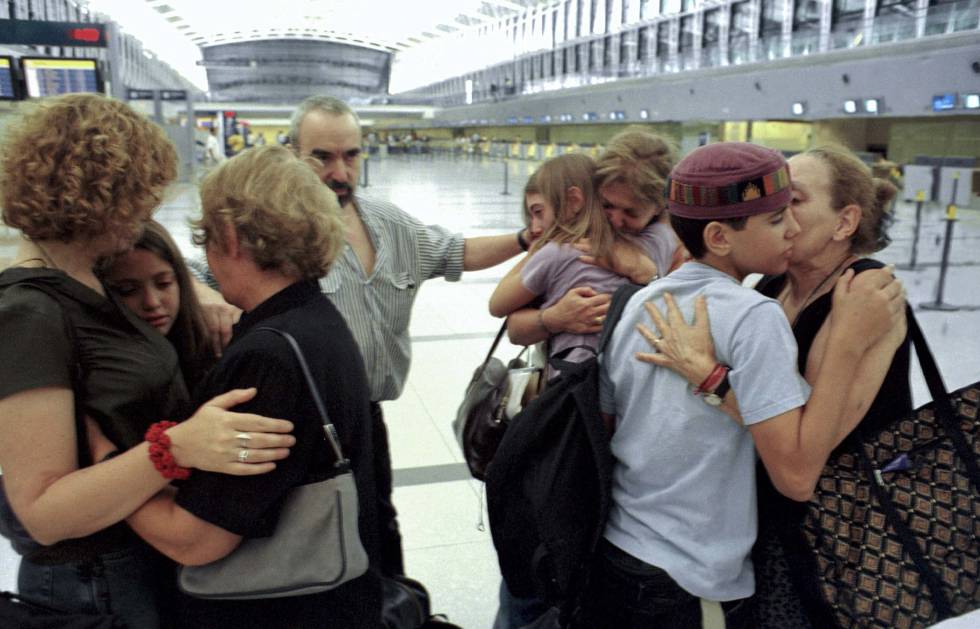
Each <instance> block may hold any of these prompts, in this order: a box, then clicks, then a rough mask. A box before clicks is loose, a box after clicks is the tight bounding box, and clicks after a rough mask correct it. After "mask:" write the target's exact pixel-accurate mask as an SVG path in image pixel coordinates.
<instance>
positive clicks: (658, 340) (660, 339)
mask: <svg viewBox="0 0 980 629" xmlns="http://www.w3.org/2000/svg"><path fill="white" fill-rule="evenodd" d="M663 340H664V337H662V336H661V337H660V338H656V339H653V340H652V341H651V343H653V344H654V345H656V344H657V343H660V342H661V341H663Z"/></svg>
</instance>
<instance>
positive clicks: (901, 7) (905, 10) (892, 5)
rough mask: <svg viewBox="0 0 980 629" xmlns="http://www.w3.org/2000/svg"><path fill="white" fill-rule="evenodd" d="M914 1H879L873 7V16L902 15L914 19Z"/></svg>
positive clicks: (915, 2)
mask: <svg viewBox="0 0 980 629" xmlns="http://www.w3.org/2000/svg"><path fill="white" fill-rule="evenodd" d="M916 4H918V2H917V1H916V0H879V2H878V5H877V7H875V15H882V16H883V15H903V16H906V17H910V18H914V17H915V5H916Z"/></svg>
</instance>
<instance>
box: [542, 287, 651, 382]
mask: <svg viewBox="0 0 980 629" xmlns="http://www.w3.org/2000/svg"><path fill="white" fill-rule="evenodd" d="M641 288H643V287H642V286H640V285H639V284H632V283H630V284H623V285H622V286H620V287H619V288H617V289H616V292H615V293H613V296H612V299H611V300H610V302H609V310H607V311H606V318H605V319H603V321H602V331H601V332H600V333H599V341H598V342H597V343H596V346H595V347H592V346H590V345H574V346H572V347H566V348H565V349H563V350H560V351H557V352H555V354H554V356H552V357H551V358H549V359H548V364H550V365H551V366H552V367H554V368H555V369H557V370H558V371H561V372H564V371H566V370H568V369H573V368H575V367H576V366H577V365H579V364H580V363H571V362H568V360H566V359H567V358H568V356H569V354H571V353H572V352H573V351H575V350H577V349H585V350H588V351H590V352H592V354H593V355H595V356H598V355H599V354H601V353H602V352H603V350H605V349H606V345H607V344H608V343H609V339H610V337H611V336H612V333H613V330H614V329H615V328H616V324H617V323H619V319H620V317H622V316H623V310H624V309H625V308H626V302H628V301H629V300H630V297H632V296H633V295H634V294H636V291H638V290H640V289H641Z"/></svg>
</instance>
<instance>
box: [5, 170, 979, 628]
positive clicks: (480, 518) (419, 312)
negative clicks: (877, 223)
mask: <svg viewBox="0 0 980 629" xmlns="http://www.w3.org/2000/svg"><path fill="white" fill-rule="evenodd" d="M533 167H534V165H533V164H529V163H526V162H513V163H511V164H509V166H506V168H509V180H510V185H509V188H510V194H509V195H507V196H505V195H502V194H501V192H502V190H503V186H504V184H503V169H504V168H505V166H504V165H503V164H502V163H501V162H489V161H487V162H470V161H452V160H448V159H434V160H433V159H428V158H421V157H418V156H416V157H415V158H414V159H407V158H404V157H390V158H387V159H384V160H374V161H372V163H371V166H370V168H371V172H370V186H369V187H368V188H367V189H366V190H364V191H363V192H364V193H365V194H369V195H374V196H378V197H382V198H386V199H390V200H392V201H394V202H395V203H397V204H398V205H400V206H401V207H402V208H404V209H405V210H407V211H409V212H411V213H413V214H415V215H416V216H418V217H419V218H420V219H421V220H423V221H425V222H431V223H439V224H442V225H445V226H447V227H449V228H451V229H454V230H458V231H462V232H463V233H465V234H466V235H468V236H479V235H486V234H496V233H506V232H512V231H516V230H517V229H518V228H519V226H520V215H521V214H520V196H519V190H520V189H521V188H522V187H523V183H524V181H525V179H526V177H527V175H528V174H530V172H531V171H532V170H533ZM195 207H196V201H195V197H194V194H193V191H192V190H191V189H190V188H189V187H186V186H185V187H183V188H181V189H179V190H178V191H176V193H175V194H174V195H173V196H172V197H171V199H170V200H169V201H168V202H167V204H166V206H165V207H164V209H163V210H161V211H160V212H159V214H158V218H159V219H160V220H161V221H163V222H164V223H166V224H167V225H168V227H170V228H171V230H172V231H173V232H174V235H175V238H176V239H177V240H178V242H180V243H181V244H182V246H186V252H187V253H188V254H193V255H196V254H195V253H194V252H193V248H192V246H191V245H190V242H189V238H188V228H187V225H186V221H185V219H186V217H187V216H188V215H189V214H190V213H192V212H193V211H194V208H195ZM913 216H914V208H913V207H911V206H909V205H907V204H903V205H900V206H899V209H898V221H897V223H896V224H895V225H894V227H893V229H892V235H893V237H894V243H893V244H892V245H891V246H890V247H889V248H888V249H886V250H885V251H884V252H882V253H881V254H879V256H878V257H879V258H881V259H883V260H886V261H891V262H896V263H902V262H906V261H907V260H908V258H909V254H910V244H911V234H912V217H913ZM941 216H942V212H941V210H940V209H939V208H927V210H926V212H925V213H924V221H923V228H922V236H921V239H920V246H919V265H918V268H917V269H916V270H900V271H899V276H900V277H901V278H902V279H903V281H904V282H905V284H906V287H907V289H908V293H909V298H910V301H911V302H912V303H913V304H915V305H917V304H919V303H921V302H924V301H932V300H934V299H935V292H934V291H935V286H936V282H937V278H938V273H939V269H938V265H937V263H938V260H939V257H940V251H941V240H940V241H938V242H937V240H936V238H937V236H939V237H941V234H942V233H943V230H944V229H945V227H944V223H943V222H942V221H941ZM960 219H961V220H960V221H959V222H958V223H957V224H956V226H955V233H954V241H953V243H952V254H951V259H952V262H953V266H952V267H951V268H950V269H949V272H948V275H947V278H946V288H945V295H944V301H945V302H946V303H951V304H961V305H972V306H974V307H978V306H980V278H978V270H980V269H978V264H980V248H978V246H977V245H978V241H980V212H978V211H976V210H969V209H964V210H961V212H960ZM0 236H2V234H0ZM9 255H10V251H9V247H7V248H6V250H5V248H4V245H3V244H2V241H0V258H3V257H7V256H9ZM506 269H507V265H501V266H500V267H498V268H495V269H490V270H487V271H483V272H478V273H467V274H466V275H464V277H463V279H462V281H460V282H459V283H455V284H450V283H446V282H443V281H441V280H435V281H431V282H427V283H426V284H425V287H424V288H423V290H422V291H421V292H420V295H419V298H418V301H417V303H416V306H415V312H414V317H413V320H412V327H411V333H412V337H413V352H414V360H413V364H412V371H411V374H410V376H409V380H408V386H407V387H406V389H405V393H404V394H403V395H402V397H401V398H400V399H399V400H397V401H394V402H389V403H387V404H386V405H385V415H386V417H387V419H388V423H389V431H390V435H391V443H392V456H393V463H394V467H395V470H396V485H398V487H397V488H396V490H395V501H396V503H397V505H398V508H399V511H400V513H401V525H402V532H403V536H404V541H405V554H406V563H407V568H408V572H409V574H410V575H411V576H414V577H416V578H418V579H420V580H421V581H423V582H424V583H425V584H426V585H427V586H428V587H429V589H430V591H431V593H432V597H433V607H434V610H435V611H437V612H444V613H447V614H448V615H449V616H450V618H451V619H452V620H453V621H454V622H456V623H457V624H459V625H461V626H463V627H466V628H468V629H470V628H472V629H487V628H489V627H490V625H491V623H492V619H493V615H494V611H495V609H496V593H497V585H498V581H499V572H498V569H497V565H496V558H495V555H494V550H493V546H492V544H491V541H490V535H489V532H487V531H486V530H485V528H484V527H483V524H484V523H485V517H486V516H485V511H484V509H483V508H482V506H481V504H482V503H481V487H480V484H479V483H478V482H476V481H473V480H468V477H467V476H466V474H465V469H464V468H463V466H462V458H461V455H460V452H459V449H458V447H457V446H456V443H455V440H454V437H453V435H452V430H451V427H450V423H451V421H452V419H453V417H454V416H455V412H456V406H457V405H458V403H459V401H460V399H461V397H462V394H463V391H464V389H465V386H466V383H467V382H468V380H469V378H470V376H471V374H472V370H473V369H474V368H475V367H476V366H477V364H478V363H479V362H480V361H481V360H482V358H483V355H484V353H485V352H486V349H487V348H488V347H489V344H490V341H491V339H492V337H493V334H494V333H495V331H496V329H497V327H498V325H499V324H498V323H497V321H496V320H495V319H493V318H492V317H491V316H490V315H489V314H488V313H487V307H486V304H487V300H488V298H489V296H490V293H491V291H492V290H493V288H494V285H495V284H496V281H497V280H498V279H499V278H500V277H501V276H502V275H503V274H504V272H505V271H506ZM917 317H918V318H919V321H920V322H921V324H922V325H923V327H924V329H925V332H926V334H927V336H928V338H929V340H930V343H931V344H932V347H933V350H934V353H935V354H936V356H937V358H938V360H939V363H940V367H941V369H942V371H943V374H944V376H945V378H946V380H947V384H948V385H949V387H950V388H957V387H960V386H962V385H965V384H968V383H970V382H973V381H975V380H978V379H980V334H978V332H980V312H978V311H974V310H966V309H964V310H959V311H956V312H932V311H930V312H925V311H917ZM499 352H500V353H501V355H508V354H510V353H512V352H513V353H516V350H515V349H514V348H512V347H510V346H507V347H505V348H502V349H501V350H499ZM916 391H917V400H918V402H920V403H921V402H922V401H923V400H924V399H925V398H926V395H925V394H924V386H922V385H921V383H919V384H917V387H916ZM15 572H16V556H15V555H13V553H12V552H11V551H10V550H9V548H7V547H6V546H5V545H4V546H3V547H2V548H0V588H10V587H12V586H13V583H14V574H15ZM971 620H974V619H972V618H971Z"/></svg>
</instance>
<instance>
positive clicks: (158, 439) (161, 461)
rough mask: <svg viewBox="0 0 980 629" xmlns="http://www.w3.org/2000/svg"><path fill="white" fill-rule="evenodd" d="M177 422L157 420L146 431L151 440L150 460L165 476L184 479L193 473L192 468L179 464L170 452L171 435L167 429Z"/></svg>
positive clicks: (147, 438) (147, 437)
mask: <svg viewBox="0 0 980 629" xmlns="http://www.w3.org/2000/svg"><path fill="white" fill-rule="evenodd" d="M176 425H177V422H157V423H155V424H153V425H152V426H150V427H149V428H148V429H147V431H146V440H147V441H149V442H150V460H151V461H153V467H155V468H157V471H158V472H160V475H161V476H163V477H164V478H176V479H178V480H184V479H186V478H189V477H190V475H191V470H190V468H187V467H181V466H179V465H177V461H176V460H174V455H173V454H172V453H171V452H170V437H168V436H167V433H166V430H167V429H168V428H173V427H174V426H176Z"/></svg>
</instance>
